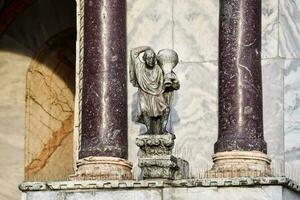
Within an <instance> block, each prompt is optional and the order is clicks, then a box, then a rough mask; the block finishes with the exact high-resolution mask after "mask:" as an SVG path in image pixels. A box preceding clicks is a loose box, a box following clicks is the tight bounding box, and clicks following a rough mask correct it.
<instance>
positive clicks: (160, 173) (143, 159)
mask: <svg viewBox="0 0 300 200" xmlns="http://www.w3.org/2000/svg"><path fill="white" fill-rule="evenodd" d="M174 140H175V135H173V134H168V135H141V136H139V137H137V138H136V145H137V146H138V147H139V148H140V150H141V154H142V155H141V156H140V157H139V164H138V165H139V167H140V168H141V170H142V172H141V173H142V178H143V179H170V180H174V179H182V178H187V176H188V173H189V170H188V169H189V167H188V162H187V161H185V160H183V159H180V158H176V157H175V156H173V155H172V149H173V147H174Z"/></svg>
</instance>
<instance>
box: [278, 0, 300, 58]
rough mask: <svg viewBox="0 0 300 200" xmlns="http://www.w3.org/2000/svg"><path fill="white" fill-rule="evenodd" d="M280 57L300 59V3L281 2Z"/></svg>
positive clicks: (294, 0) (292, 1) (291, 1)
mask: <svg viewBox="0 0 300 200" xmlns="http://www.w3.org/2000/svg"><path fill="white" fill-rule="evenodd" d="M279 2H280V5H279V10H280V15H279V16H280V17H279V21H280V28H279V44H280V45H279V56H280V57H285V58H300V40H299V38H300V1H298V0H280V1H279Z"/></svg>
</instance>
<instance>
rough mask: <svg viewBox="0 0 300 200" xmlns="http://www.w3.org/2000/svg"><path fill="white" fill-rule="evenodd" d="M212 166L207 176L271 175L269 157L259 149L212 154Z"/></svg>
mask: <svg viewBox="0 0 300 200" xmlns="http://www.w3.org/2000/svg"><path fill="white" fill-rule="evenodd" d="M213 162H214V165H213V168H212V169H211V170H210V171H209V172H208V177H214V178H222V177H261V176H271V168H270V164H271V159H270V158H269V157H268V156H267V155H266V154H264V153H262V152H259V151H231V152H220V153H216V154H215V155H213Z"/></svg>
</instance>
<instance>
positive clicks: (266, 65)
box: [262, 59, 284, 175]
mask: <svg viewBox="0 0 300 200" xmlns="http://www.w3.org/2000/svg"><path fill="white" fill-rule="evenodd" d="M283 68H284V60H283V59H274V60H272V59H271V60H264V61H263V62H262V74H263V111H264V112H263V116H264V118H263V120H264V136H265V140H266V142H267V145H268V154H269V156H270V157H271V159H272V164H273V167H274V168H275V169H276V173H279V174H278V175H282V173H283V169H282V167H283V163H284V162H283V161H284V130H283V129H284V122H283V114H284V113H283V94H284V91H283V70H284V69H283ZM275 169H274V170H275Z"/></svg>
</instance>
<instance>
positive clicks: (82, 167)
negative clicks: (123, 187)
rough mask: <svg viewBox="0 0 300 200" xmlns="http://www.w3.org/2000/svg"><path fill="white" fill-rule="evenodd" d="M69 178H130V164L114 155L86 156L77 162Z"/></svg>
mask: <svg viewBox="0 0 300 200" xmlns="http://www.w3.org/2000/svg"><path fill="white" fill-rule="evenodd" d="M77 167H78V169H77V171H76V174H75V175H71V176H70V180H131V179H132V174H131V169H132V164H131V163H130V162H128V161H127V160H125V159H121V158H115V157H92V156H91V157H87V158H84V159H81V160H79V161H78V162H77Z"/></svg>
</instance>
